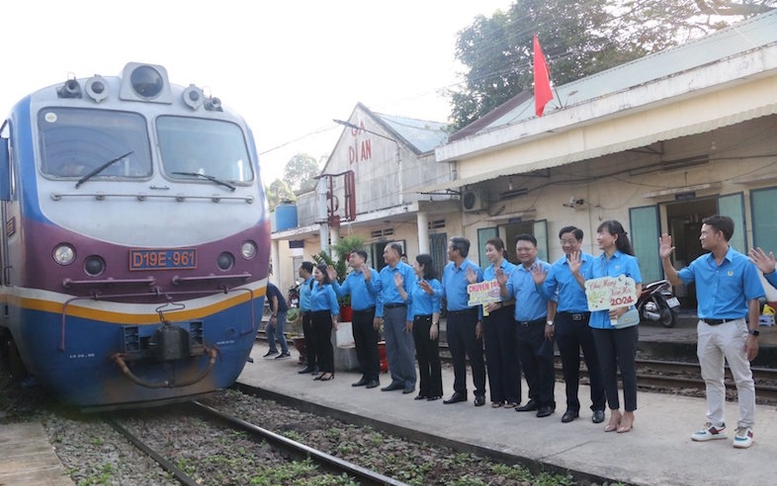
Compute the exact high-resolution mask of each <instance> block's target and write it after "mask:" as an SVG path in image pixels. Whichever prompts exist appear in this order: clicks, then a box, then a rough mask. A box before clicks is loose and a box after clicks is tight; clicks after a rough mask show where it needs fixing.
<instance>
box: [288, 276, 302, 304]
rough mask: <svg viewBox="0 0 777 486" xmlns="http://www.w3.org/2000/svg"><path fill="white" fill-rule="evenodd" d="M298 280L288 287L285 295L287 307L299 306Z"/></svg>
mask: <svg viewBox="0 0 777 486" xmlns="http://www.w3.org/2000/svg"><path fill="white" fill-rule="evenodd" d="M299 286H300V283H299V282H295V283H294V285H292V286H291V287H289V294H288V296H287V297H286V302H287V303H288V305H289V307H291V308H293V309H298V308H299Z"/></svg>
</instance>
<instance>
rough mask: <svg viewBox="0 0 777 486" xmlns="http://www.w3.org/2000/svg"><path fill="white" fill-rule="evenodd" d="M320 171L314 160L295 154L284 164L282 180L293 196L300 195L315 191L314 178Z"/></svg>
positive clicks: (315, 180) (306, 155)
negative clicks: (292, 192)
mask: <svg viewBox="0 0 777 486" xmlns="http://www.w3.org/2000/svg"><path fill="white" fill-rule="evenodd" d="M320 171H321V168H320V167H319V165H318V161H317V160H316V159H314V158H313V157H311V156H310V155H308V154H297V155H295V156H294V157H292V158H291V160H289V161H288V162H286V167H285V168H284V169H283V180H284V181H286V183H287V184H288V185H289V187H290V188H291V190H292V191H294V193H295V194H301V193H303V192H308V191H311V190H313V189H315V187H316V184H317V182H318V180H317V179H316V178H315V177H316V176H317V175H318V174H319V172H320Z"/></svg>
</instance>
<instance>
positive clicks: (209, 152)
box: [156, 116, 254, 183]
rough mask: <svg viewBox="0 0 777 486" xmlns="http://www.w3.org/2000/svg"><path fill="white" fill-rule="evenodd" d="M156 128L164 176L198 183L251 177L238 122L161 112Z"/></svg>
mask: <svg viewBox="0 0 777 486" xmlns="http://www.w3.org/2000/svg"><path fill="white" fill-rule="evenodd" d="M156 128H157V135H158V137H159V150H160V153H161V154H162V167H163V168H164V171H165V174H167V175H168V177H170V178H172V179H180V180H185V181H187V182H198V183H209V181H210V182H213V181H214V180H217V181H220V182H224V181H228V182H250V181H252V180H253V178H254V172H253V169H252V167H251V163H250V160H251V159H250V158H249V157H248V149H247V148H246V141H245V138H244V136H243V131H242V130H241V129H240V127H239V126H238V125H235V124H234V123H230V122H226V121H221V120H204V119H201V118H184V117H178V116H161V117H159V118H158V119H157V122H156ZM192 175H200V176H202V177H192Z"/></svg>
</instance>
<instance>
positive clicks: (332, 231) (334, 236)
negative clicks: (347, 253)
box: [329, 228, 340, 260]
mask: <svg viewBox="0 0 777 486" xmlns="http://www.w3.org/2000/svg"><path fill="white" fill-rule="evenodd" d="M329 238H330V239H331V240H332V245H333V246H334V245H336V244H337V242H338V241H340V228H329ZM332 258H333V259H334V260H337V259H338V258H340V255H334V254H333V255H332Z"/></svg>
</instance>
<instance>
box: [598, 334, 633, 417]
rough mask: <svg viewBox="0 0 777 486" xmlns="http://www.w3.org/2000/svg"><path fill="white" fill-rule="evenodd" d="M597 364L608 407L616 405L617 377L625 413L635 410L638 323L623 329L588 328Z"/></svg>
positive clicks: (614, 408)
mask: <svg viewBox="0 0 777 486" xmlns="http://www.w3.org/2000/svg"><path fill="white" fill-rule="evenodd" d="M592 331H593V334H594V342H595V343H596V351H597V353H599V363H600V365H601V369H602V379H603V380H604V390H605V393H606V394H607V404H608V405H609V406H610V410H617V409H619V408H620V401H618V376H617V372H618V369H620V372H621V380H622V381H623V402H624V407H625V410H626V411H627V412H633V411H634V410H636V409H637V363H636V361H637V340H638V339H639V326H631V327H627V328H625V329H592Z"/></svg>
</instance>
